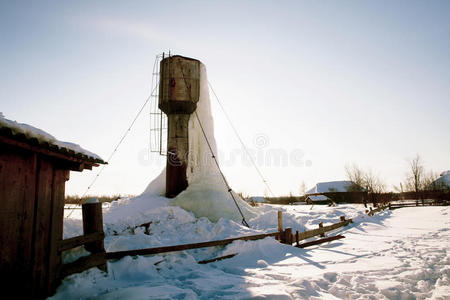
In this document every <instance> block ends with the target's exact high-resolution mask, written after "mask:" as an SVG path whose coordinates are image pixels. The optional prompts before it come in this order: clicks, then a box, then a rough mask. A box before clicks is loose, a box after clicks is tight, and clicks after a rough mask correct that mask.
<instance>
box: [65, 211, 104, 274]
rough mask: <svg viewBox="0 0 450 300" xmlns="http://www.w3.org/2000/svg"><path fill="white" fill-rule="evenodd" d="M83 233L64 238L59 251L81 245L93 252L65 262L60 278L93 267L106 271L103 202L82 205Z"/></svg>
mask: <svg viewBox="0 0 450 300" xmlns="http://www.w3.org/2000/svg"><path fill="white" fill-rule="evenodd" d="M82 213H83V235H82V236H76V237H73V238H69V239H65V240H62V241H61V242H60V243H59V247H58V251H59V252H60V253H62V252H63V251H66V250H70V249H73V248H76V247H79V246H84V248H85V249H86V250H87V251H89V252H90V253H91V254H90V255H88V256H84V257H81V258H79V259H77V260H76V261H74V262H71V263H67V264H63V265H62V266H61V269H60V272H59V274H60V278H64V277H66V276H68V275H71V274H74V273H78V272H82V271H84V270H87V269H89V268H92V267H98V268H99V269H101V270H104V271H106V257H105V254H106V253H105V247H104V242H103V239H104V237H105V234H104V232H103V215H102V204H101V203H86V204H83V205H82Z"/></svg>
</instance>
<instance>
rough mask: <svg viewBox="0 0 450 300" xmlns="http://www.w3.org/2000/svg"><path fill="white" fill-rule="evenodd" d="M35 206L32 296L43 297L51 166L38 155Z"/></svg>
mask: <svg viewBox="0 0 450 300" xmlns="http://www.w3.org/2000/svg"><path fill="white" fill-rule="evenodd" d="M37 163H38V164H37V165H38V168H37V179H36V202H35V203H36V204H35V208H34V210H35V212H34V233H33V251H34V253H33V261H34V262H33V271H32V273H33V295H36V296H38V298H40V297H44V296H45V295H47V291H48V290H47V289H48V284H47V281H48V273H49V251H48V246H49V244H50V235H51V218H52V216H51V213H52V210H51V207H52V185H53V166H52V164H51V163H50V162H49V161H48V160H47V159H44V158H42V157H40V156H39V155H38V161H37Z"/></svg>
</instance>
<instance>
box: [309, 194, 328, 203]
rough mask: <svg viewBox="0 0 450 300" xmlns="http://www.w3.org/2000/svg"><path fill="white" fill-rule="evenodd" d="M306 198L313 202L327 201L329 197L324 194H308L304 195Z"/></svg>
mask: <svg viewBox="0 0 450 300" xmlns="http://www.w3.org/2000/svg"><path fill="white" fill-rule="evenodd" d="M306 198H307V199H311V201H313V202H315V201H328V200H331V199H330V198H328V197H327V196H325V195H316V196H312V195H311V196H308V197H306Z"/></svg>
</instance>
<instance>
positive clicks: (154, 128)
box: [150, 53, 170, 156]
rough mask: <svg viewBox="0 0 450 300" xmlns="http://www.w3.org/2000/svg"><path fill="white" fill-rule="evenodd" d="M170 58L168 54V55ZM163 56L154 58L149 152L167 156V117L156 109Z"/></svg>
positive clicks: (159, 55)
mask: <svg viewBox="0 0 450 300" xmlns="http://www.w3.org/2000/svg"><path fill="white" fill-rule="evenodd" d="M169 56H170V53H169ZM164 58H165V54H164V53H162V54H158V55H156V58H155V63H154V65H153V72H152V85H151V91H152V93H151V95H150V97H151V99H150V152H153V153H159V155H164V156H165V155H167V116H166V114H164V113H163V112H162V111H161V110H160V109H159V107H158V101H159V80H160V70H159V68H160V62H161V60H163V59H164Z"/></svg>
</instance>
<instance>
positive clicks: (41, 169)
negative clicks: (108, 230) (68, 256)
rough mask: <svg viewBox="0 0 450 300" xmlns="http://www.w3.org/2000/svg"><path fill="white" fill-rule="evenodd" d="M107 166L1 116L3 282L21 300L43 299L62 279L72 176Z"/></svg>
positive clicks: (0, 250)
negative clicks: (67, 194)
mask: <svg viewBox="0 0 450 300" xmlns="http://www.w3.org/2000/svg"><path fill="white" fill-rule="evenodd" d="M99 164H105V162H104V161H103V160H102V159H101V158H100V157H98V156H97V155H95V154H93V153H91V152H88V151H86V150H84V149H82V148H81V147H80V146H78V145H76V144H72V143H65V142H61V141H58V140H56V139H55V138H54V137H53V136H51V135H49V134H48V133H46V132H44V131H42V130H40V129H38V128H35V127H32V126H30V125H27V124H21V123H17V122H14V121H11V120H8V119H5V118H4V117H3V116H2V115H1V113H0V202H1V209H0V245H1V247H0V262H1V263H0V282H1V286H2V292H3V293H5V294H6V295H13V294H14V295H15V298H17V299H43V298H45V297H46V296H48V295H49V294H50V293H52V291H53V290H54V288H55V287H56V285H57V284H58V279H59V270H60V267H61V263H62V262H61V251H60V248H59V246H60V243H61V240H62V237H63V213H64V194H65V183H66V181H67V180H69V171H82V170H84V169H92V167H95V166H98V165H99Z"/></svg>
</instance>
